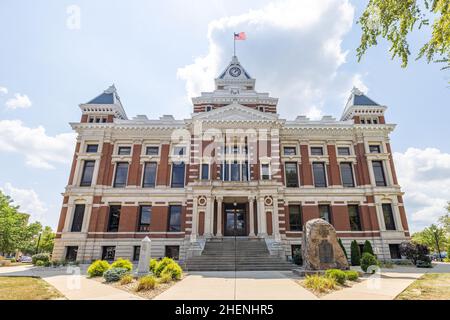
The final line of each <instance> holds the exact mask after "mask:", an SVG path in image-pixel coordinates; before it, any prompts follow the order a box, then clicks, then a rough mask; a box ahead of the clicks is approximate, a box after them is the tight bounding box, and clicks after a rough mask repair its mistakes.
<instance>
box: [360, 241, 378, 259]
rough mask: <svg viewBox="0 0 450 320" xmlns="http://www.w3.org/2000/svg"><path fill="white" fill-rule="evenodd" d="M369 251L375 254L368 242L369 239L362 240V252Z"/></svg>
mask: <svg viewBox="0 0 450 320" xmlns="http://www.w3.org/2000/svg"><path fill="white" fill-rule="evenodd" d="M366 252H367V253H370V254H371V255H373V256H375V254H374V253H373V249H372V244H371V243H370V241H369V240H366V241H365V242H364V247H363V252H362V253H366Z"/></svg>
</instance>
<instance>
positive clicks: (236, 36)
mask: <svg viewBox="0 0 450 320" xmlns="http://www.w3.org/2000/svg"><path fill="white" fill-rule="evenodd" d="M234 40H247V35H246V34H245V32H239V33H235V34H234Z"/></svg>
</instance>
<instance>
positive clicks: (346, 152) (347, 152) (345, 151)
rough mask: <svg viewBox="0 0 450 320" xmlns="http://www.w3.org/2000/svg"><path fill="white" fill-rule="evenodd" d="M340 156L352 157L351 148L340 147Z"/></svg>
mask: <svg viewBox="0 0 450 320" xmlns="http://www.w3.org/2000/svg"><path fill="white" fill-rule="evenodd" d="M337 150H338V155H340V156H349V155H350V148H349V147H338V148H337Z"/></svg>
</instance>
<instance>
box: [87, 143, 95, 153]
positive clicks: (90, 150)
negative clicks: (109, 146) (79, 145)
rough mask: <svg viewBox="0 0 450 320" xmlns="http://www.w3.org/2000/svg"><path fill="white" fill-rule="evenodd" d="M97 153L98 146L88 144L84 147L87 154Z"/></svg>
mask: <svg viewBox="0 0 450 320" xmlns="http://www.w3.org/2000/svg"><path fill="white" fill-rule="evenodd" d="M97 151H98V144H88V145H87V146H86V152H87V153H97Z"/></svg>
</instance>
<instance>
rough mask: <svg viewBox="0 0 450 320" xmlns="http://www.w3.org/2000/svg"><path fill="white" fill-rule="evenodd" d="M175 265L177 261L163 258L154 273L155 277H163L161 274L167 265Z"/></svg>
mask: <svg viewBox="0 0 450 320" xmlns="http://www.w3.org/2000/svg"><path fill="white" fill-rule="evenodd" d="M171 263H175V261H174V260H173V259H171V258H167V257H165V258H163V259H162V260H161V261H159V262H158V265H157V266H156V267H155V271H154V272H153V273H154V274H155V276H157V277H159V276H160V275H161V272H162V271H163V270H164V269H165V268H166V266H167V265H169V264H171Z"/></svg>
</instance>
